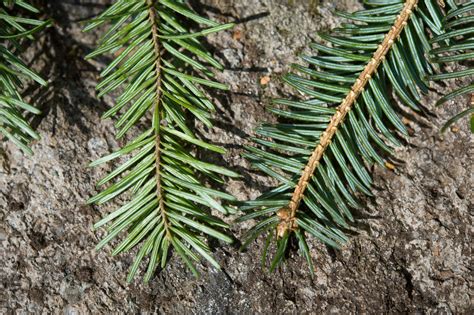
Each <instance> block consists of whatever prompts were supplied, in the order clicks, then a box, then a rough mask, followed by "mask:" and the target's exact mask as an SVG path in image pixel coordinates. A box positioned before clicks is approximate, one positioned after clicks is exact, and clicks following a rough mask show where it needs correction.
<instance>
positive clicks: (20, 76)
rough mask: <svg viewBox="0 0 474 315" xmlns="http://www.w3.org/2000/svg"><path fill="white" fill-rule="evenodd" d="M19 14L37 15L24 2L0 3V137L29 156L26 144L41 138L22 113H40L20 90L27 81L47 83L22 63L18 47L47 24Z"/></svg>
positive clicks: (35, 11) (34, 9) (29, 151)
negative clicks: (24, 97)
mask: <svg viewBox="0 0 474 315" xmlns="http://www.w3.org/2000/svg"><path fill="white" fill-rule="evenodd" d="M20 12H23V13H25V12H26V13H31V14H38V13H39V11H38V10H37V9H36V8H34V7H33V6H31V5H30V4H29V3H28V2H26V1H5V0H1V1H0V135H1V136H3V137H4V138H5V139H9V140H10V141H11V142H12V143H14V144H15V145H17V146H18V147H19V148H20V149H21V150H23V152H25V153H27V154H32V153H33V152H32V150H31V149H30V148H29V146H28V145H29V144H30V142H31V141H32V140H38V139H39V138H40V137H39V135H38V133H37V132H36V131H35V130H33V128H32V127H31V126H30V125H29V123H28V119H27V118H26V117H25V115H24V113H32V114H35V115H38V114H40V111H39V110H38V109H37V108H35V107H33V106H32V105H30V104H28V103H26V102H25V101H24V100H23V97H22V96H21V90H22V89H23V88H24V84H25V83H26V82H29V81H35V82H36V83H38V84H40V85H43V86H45V85H46V81H45V80H43V79H42V78H41V77H40V76H39V75H38V74H36V73H35V72H34V71H33V70H31V69H30V68H29V67H28V66H27V65H26V64H25V62H24V61H23V60H21V58H20V56H19V55H20V53H21V49H20V47H21V45H20V44H21V43H23V42H24V41H25V40H33V35H34V34H35V33H37V32H38V31H40V30H42V29H44V28H45V27H47V26H48V25H49V24H50V22H49V21H40V20H36V19H33V18H23V17H22V16H20Z"/></svg>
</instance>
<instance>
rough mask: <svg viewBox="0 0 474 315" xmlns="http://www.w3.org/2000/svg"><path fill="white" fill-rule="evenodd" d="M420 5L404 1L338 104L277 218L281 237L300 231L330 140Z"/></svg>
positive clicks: (411, 1)
mask: <svg viewBox="0 0 474 315" xmlns="http://www.w3.org/2000/svg"><path fill="white" fill-rule="evenodd" d="M417 4H418V0H407V1H406V2H405V5H404V7H403V9H402V11H401V12H400V15H398V17H397V19H396V20H395V23H394V24H393V26H392V28H391V29H390V31H389V32H388V33H387V35H386V36H385V38H384V40H383V41H382V43H381V44H380V45H379V46H378V48H377V50H376V52H375V53H374V55H373V57H372V59H371V60H370V61H369V63H368V64H367V66H366V67H365V68H364V71H362V73H361V74H360V75H359V77H358V79H357V80H356V82H355V83H354V85H353V86H352V88H351V91H350V92H349V94H348V95H347V97H346V98H345V99H344V100H343V101H342V103H341V105H339V107H338V108H337V111H336V113H335V114H334V116H333V117H332V118H331V121H330V122H329V125H328V127H327V128H326V130H325V131H324V132H323V134H322V135H321V137H320V139H319V143H318V145H317V147H316V148H315V149H314V151H313V153H312V154H311V157H310V159H309V161H308V164H307V165H306V167H305V168H304V170H303V173H302V174H301V177H300V180H299V182H298V184H297V185H296V188H295V190H294V192H293V195H292V197H291V201H290V203H289V205H288V207H286V208H282V209H280V210H279V211H278V216H279V217H280V220H281V222H280V224H279V225H278V227H277V235H278V237H283V236H284V235H285V233H287V231H292V230H294V229H296V228H297V224H296V212H297V210H298V207H299V205H300V203H301V200H302V199H303V196H304V192H305V190H306V187H307V186H308V182H309V180H310V179H311V177H312V176H313V174H314V172H315V170H316V168H317V167H318V165H319V163H320V162H321V159H322V157H323V155H324V152H325V151H326V149H327V148H328V146H329V144H330V143H331V140H332V139H333V137H334V136H335V134H336V131H337V130H338V128H339V126H340V125H341V124H342V123H343V121H344V118H345V117H346V115H347V113H348V112H349V111H350V110H351V109H352V107H353V106H354V104H355V101H356V100H357V98H358V97H359V95H360V93H361V92H362V91H363V90H364V88H365V86H366V85H367V83H368V82H369V80H370V78H371V77H372V75H373V74H374V73H376V72H377V69H378V67H379V66H380V64H381V63H382V61H383V60H384V59H385V56H386V55H387V53H388V52H389V51H390V49H391V48H392V46H393V44H394V42H395V41H396V40H397V38H398V37H399V36H400V34H401V32H402V31H403V29H404V28H405V26H406V25H407V23H408V20H409V18H410V16H411V14H412V12H413V10H414V9H415V7H416V5H417Z"/></svg>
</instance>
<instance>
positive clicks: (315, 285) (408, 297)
mask: <svg viewBox="0 0 474 315" xmlns="http://www.w3.org/2000/svg"><path fill="white" fill-rule="evenodd" d="M293 2H294V3H292V4H291V3H289V1H287V0H279V1H276V0H231V1H229V0H226V1H218V0H206V1H201V2H200V3H201V4H199V3H198V1H193V5H194V6H195V8H196V9H197V10H198V11H200V12H201V13H202V14H204V15H207V16H210V17H211V18H213V19H216V20H219V21H222V22H227V21H235V20H238V21H240V22H241V23H240V24H238V25H237V26H236V28H235V29H234V30H231V31H228V32H222V33H219V34H217V35H213V36H211V37H209V38H208V41H209V45H210V47H213V50H214V51H215V53H216V55H217V57H218V58H219V59H220V60H222V62H223V63H224V64H225V65H226V70H225V71H224V72H223V73H222V74H219V76H218V79H219V80H220V81H221V82H224V83H227V84H229V85H230V86H231V90H230V92H228V93H217V94H213V98H214V99H215V102H216V104H217V105H218V108H219V110H218V112H217V113H216V121H215V127H214V128H213V129H211V130H203V129H202V128H201V127H200V126H197V129H198V130H201V131H202V133H203V134H205V135H206V137H207V138H208V139H210V141H212V142H214V143H218V144H221V145H224V146H225V147H226V148H227V149H228V153H227V154H226V156H225V160H224V161H218V163H220V164H222V165H226V166H228V167H230V168H233V169H235V170H237V171H238V172H241V173H242V174H243V175H244V177H243V179H242V180H241V181H230V182H228V183H227V184H226V190H227V191H228V192H230V193H232V194H234V195H236V196H237V197H238V198H239V199H241V200H244V199H247V198H255V197H257V196H258V195H259V194H260V193H261V192H262V191H265V190H267V189H268V188H269V187H271V185H272V184H273V183H271V182H269V180H268V179H267V178H265V177H263V176H260V175H259V174H257V173H255V172H253V171H252V170H251V169H250V167H249V165H248V163H247V162H246V161H245V160H243V159H242V158H241V157H240V156H239V154H240V153H241V152H242V145H243V144H248V143H249V142H248V139H247V137H248V136H249V135H252V134H253V130H254V129H255V127H256V126H257V125H258V123H260V122H264V121H273V120H274V117H273V116H272V115H271V114H270V113H268V112H266V111H265V105H266V104H268V100H269V99H270V98H271V97H275V96H280V97H281V96H284V95H289V94H290V93H293V94H294V91H292V90H291V89H289V88H288V87H285V86H284V85H283V84H282V83H281V82H280V81H279V79H278V77H279V76H280V74H282V73H284V72H285V71H287V70H288V65H289V64H290V63H291V62H297V61H298V60H297V54H298V53H299V52H301V51H303V50H304V49H305V47H306V46H307V45H308V43H309V42H311V41H312V40H314V39H316V31H318V30H321V29H328V28H331V27H334V26H335V25H336V24H337V23H338V22H339V21H338V19H337V18H336V17H334V16H333V14H332V13H331V12H333V11H334V9H336V8H337V9H341V10H354V9H355V8H357V7H359V6H360V3H359V2H358V1H356V0H343V1H321V3H320V5H319V6H317V7H316V8H315V9H314V10H310V9H309V8H308V5H307V4H306V3H305V2H306V1H302V0H300V1H298V0H294V1H293ZM104 3H106V1H87V2H86V1H73V0H67V1H43V8H44V12H45V14H46V15H47V16H50V17H52V18H53V19H54V20H55V24H54V27H52V28H49V29H48V30H47V31H46V32H44V34H43V35H42V36H41V37H40V40H39V41H38V42H37V43H35V44H34V45H33V47H31V49H30V50H29V54H28V56H27V57H28V58H29V60H31V63H32V64H33V65H34V67H35V68H36V69H37V70H38V71H39V72H40V73H41V74H42V75H43V77H45V78H50V85H49V87H48V88H47V89H41V90H35V88H31V89H30V90H29V91H27V93H28V95H33V102H34V103H35V104H41V107H42V109H43V115H42V116H41V117H36V118H35V119H34V124H35V126H37V128H38V131H39V132H40V133H41V135H42V139H41V140H40V141H38V142H36V143H35V144H34V145H33V150H34V151H35V155H34V156H33V157H26V156H24V155H22V154H21V152H20V151H19V150H18V149H16V148H15V147H13V146H12V145H9V144H5V143H2V144H1V145H2V147H0V148H1V151H0V188H1V189H0V210H1V211H0V216H1V222H0V241H1V243H2V246H1V260H0V262H1V267H2V272H1V275H0V278H1V286H2V287H1V291H0V313H2V314H4V313H5V314H11V313H21V314H23V313H26V312H32V313H65V314H87V313H94V314H98V313H112V312H113V313H139V312H140V313H154V312H163V313H196V314H201V313H202V314H204V313H205V314H209V313H249V314H251V313H266V314H270V313H309V312H314V313H336V314H349V313H361V312H367V313H374V314H380V313H407V312H409V313H432V314H438V313H439V314H444V313H457V314H460V313H472V312H474V310H473V309H472V304H471V301H472V297H473V291H472V277H473V274H472V262H471V256H472V252H471V242H472V215H473V212H472V210H473V206H472V204H473V200H474V196H473V194H472V187H473V186H472V185H473V175H472V169H473V165H472V157H473V145H472V144H473V142H472V136H471V135H470V134H469V132H468V130H467V127H466V124H465V123H462V124H461V123H460V124H458V128H457V129H456V130H455V131H456V132H452V131H448V132H447V133H446V134H445V135H443V136H441V135H440V134H439V132H438V130H439V126H441V124H442V122H443V121H445V120H446V119H447V118H448V117H450V116H451V115H452V114H453V113H456V112H457V111H459V110H460V109H461V108H463V107H464V106H465V104H466V103H467V99H460V100H457V101H456V102H451V103H449V104H447V105H446V106H445V107H444V108H437V109H434V107H433V103H434V102H435V100H436V99H437V98H438V97H439V94H438V93H441V92H443V91H445V90H446V88H452V87H453V86H455V85H456V82H450V83H449V86H440V85H438V86H433V89H432V91H431V93H430V95H428V97H427V98H426V100H425V102H424V104H425V105H426V106H427V107H428V108H430V109H432V110H433V113H434V114H436V116H435V115H433V116H432V117H409V119H410V122H408V124H409V129H410V134H411V137H410V138H409V139H406V145H405V146H404V147H402V148H399V149H398V150H397V154H396V157H397V159H398V163H396V169H395V170H394V171H388V170H384V169H381V168H378V167H375V169H374V178H375V187H374V192H375V197H374V198H372V199H370V200H367V207H366V209H365V210H364V211H362V212H361V213H358V214H357V216H358V218H359V219H358V222H357V225H356V230H357V232H358V233H357V234H355V235H354V236H353V237H352V238H351V241H350V243H349V244H348V245H347V246H346V247H345V248H343V249H342V250H341V251H333V250H329V249H327V248H326V247H324V246H322V245H321V244H320V243H318V242H313V243H311V244H310V245H311V250H312V252H313V253H314V257H315V264H316V267H317V271H316V274H315V276H314V277H311V276H310V274H309V272H308V270H307V268H306V264H305V262H304V260H303V259H302V258H301V257H300V256H298V255H297V253H292V254H291V255H290V257H289V259H288V261H287V263H286V264H285V265H284V266H283V267H282V268H281V269H280V270H278V271H276V272H275V273H273V274H269V273H268V272H266V271H265V270H262V269H261V267H260V261H259V259H257V257H258V256H259V255H260V249H261V246H262V241H261V240H260V241H258V242H255V243H254V244H253V245H252V246H250V248H249V250H248V251H246V252H239V251H238V250H237V248H236V247H232V246H217V247H216V249H215V255H216V257H217V259H218V261H220V262H221V264H222V266H223V270H224V271H222V272H217V271H215V270H213V269H211V268H209V267H208V266H207V265H205V264H204V265H200V266H199V269H200V270H201V272H202V275H201V277H200V278H198V279H195V278H193V277H192V275H191V273H190V272H189V271H188V270H186V269H185V268H184V266H183V265H182V264H181V262H180V261H179V260H178V259H175V257H174V258H173V259H172V260H171V263H170V264H169V265H168V266H167V267H166V268H165V270H163V271H162V272H160V273H159V274H157V275H156V276H155V277H154V278H153V280H152V281H151V282H150V284H149V285H143V284H142V283H141V282H140V281H139V279H138V278H137V279H136V281H135V282H133V283H132V284H130V285H128V284H126V282H125V278H126V272H127V269H128V267H129V265H130V263H131V261H132V256H133V255H132V254H129V253H128V254H123V255H120V256H119V257H114V258H112V257H110V256H109V252H110V247H107V248H106V250H104V251H100V252H96V251H95V250H94V245H95V244H96V242H97V241H98V239H99V238H100V236H102V235H103V231H98V232H93V231H92V230H91V225H92V224H93V223H94V222H96V221H97V220H98V219H99V218H100V217H101V215H103V214H105V213H107V212H108V211H111V210H112V209H113V208H114V206H116V205H114V204H109V205H108V206H105V207H100V208H98V207H91V206H88V205H86V204H85V201H86V200H87V198H88V197H90V196H91V194H93V193H94V191H95V188H94V184H95V182H96V181H97V179H98V178H99V177H100V176H101V175H102V174H104V172H105V171H106V169H89V168H87V165H88V163H89V162H90V161H92V160H94V159H96V158H97V157H99V156H101V155H103V154H105V153H107V152H110V151H111V150H113V149H115V148H117V147H118V146H119V145H120V143H118V142H117V141H116V140H115V139H114V138H113V135H114V129H113V126H112V123H111V121H100V119H99V117H100V115H101V113H103V112H104V110H105V109H106V108H108V107H109V106H110V104H112V99H111V98H110V97H106V98H105V99H103V100H98V99H97V97H96V93H95V91H94V87H95V84H96V83H97V79H98V78H97V76H98V72H99V69H100V68H101V67H103V65H104V62H106V61H107V60H99V61H90V62H86V61H84V60H83V56H84V55H85V54H86V53H88V52H90V51H91V50H92V49H93V47H94V45H95V42H96V40H97V38H98V36H99V35H100V34H99V33H98V32H95V33H94V32H93V33H88V34H83V33H81V31H80V30H81V27H82V26H81V24H80V21H81V20H83V19H85V18H87V17H90V16H92V15H94V14H95V13H97V12H99V11H100V10H102V9H103V8H104ZM203 3H204V4H203ZM334 3H336V4H334ZM264 76H268V77H269V78H270V81H269V83H268V84H265V85H261V84H260V80H261V78H262V77H264ZM437 91H438V92H437ZM427 118H428V119H427ZM205 158H206V157H205ZM207 158H208V159H211V160H212V159H215V158H214V157H207ZM232 219H233V218H228V219H227V220H228V221H229V222H231V221H232ZM247 227H248V226H247V225H245V224H244V225H235V226H234V227H233V230H232V232H233V233H234V234H235V235H236V236H237V237H238V236H239V235H240V234H241V233H242V232H243V231H244V230H245V229H246V228H247Z"/></svg>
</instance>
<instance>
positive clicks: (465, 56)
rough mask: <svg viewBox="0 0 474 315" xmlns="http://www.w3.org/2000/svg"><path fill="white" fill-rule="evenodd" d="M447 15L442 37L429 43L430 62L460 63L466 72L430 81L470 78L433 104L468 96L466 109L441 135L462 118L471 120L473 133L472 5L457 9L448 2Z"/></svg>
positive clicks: (455, 5) (451, 120)
mask: <svg viewBox="0 0 474 315" xmlns="http://www.w3.org/2000/svg"><path fill="white" fill-rule="evenodd" d="M446 7H447V13H446V16H445V17H444V19H443V33H441V34H438V35H437V36H435V37H434V38H433V39H432V40H431V43H432V44H433V45H434V46H435V47H434V48H433V50H432V51H431V57H432V61H433V62H437V63H440V64H446V65H447V64H452V63H455V62H456V63H462V64H464V65H466V66H467V69H465V70H460V71H455V72H444V73H441V74H435V75H432V76H431V77H430V79H431V80H433V81H444V80H451V79H462V78H470V79H471V83H470V84H468V85H467V86H464V87H461V88H459V89H456V90H454V91H451V92H450V93H448V94H447V95H444V96H443V97H442V98H440V99H439V100H438V102H437V103H436V105H437V106H440V105H442V104H444V103H446V102H448V101H450V100H453V99H455V98H458V97H459V96H463V95H468V96H470V104H468V108H467V109H465V110H463V111H462V112H461V113H459V114H457V115H455V116H454V117H452V118H451V119H449V120H448V121H447V122H446V124H445V125H444V126H443V128H442V129H441V132H444V131H445V130H446V129H447V128H449V127H450V126H451V125H452V124H454V123H455V122H457V121H458V120H460V119H462V118H463V117H467V116H471V131H472V132H473V133H474V114H473V113H474V102H473V101H472V99H473V96H474V83H472V82H473V81H474V67H473V64H472V61H473V60H474V2H467V3H465V4H463V5H457V4H456V3H455V2H454V1H452V0H451V1H448V3H447V6H446Z"/></svg>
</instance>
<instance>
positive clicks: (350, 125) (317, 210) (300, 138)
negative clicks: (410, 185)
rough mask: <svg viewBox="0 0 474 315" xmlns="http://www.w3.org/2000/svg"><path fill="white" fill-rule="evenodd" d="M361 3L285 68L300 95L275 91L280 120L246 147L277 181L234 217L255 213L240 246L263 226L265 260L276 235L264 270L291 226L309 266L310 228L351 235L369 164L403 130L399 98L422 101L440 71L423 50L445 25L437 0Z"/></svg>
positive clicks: (326, 239) (318, 233)
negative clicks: (298, 60) (300, 61)
mask: <svg viewBox="0 0 474 315" xmlns="http://www.w3.org/2000/svg"><path fill="white" fill-rule="evenodd" d="M364 3H365V5H366V8H365V9H364V10H360V11H357V12H354V13H345V12H337V14H338V15H339V16H341V17H343V18H346V19H348V20H351V23H343V24H342V25H341V26H340V27H338V28H336V29H334V30H333V31H332V32H331V33H330V34H319V36H320V38H321V39H322V40H324V41H326V42H327V43H328V44H326V45H324V44H321V43H313V44H311V45H310V46H311V48H313V49H315V50H316V51H317V52H318V54H317V55H313V56H306V55H303V56H302V59H303V60H304V61H305V62H306V63H307V64H308V65H307V66H302V65H293V68H294V69H295V70H296V71H297V73H298V74H296V73H290V74H288V75H286V76H284V77H283V81H284V82H286V83H288V84H289V85H291V86H292V87H294V88H295V89H296V90H298V91H299V92H301V93H303V94H304V95H305V96H306V98H305V99H303V100H284V99H277V100H274V102H273V103H274V105H275V106H276V107H272V108H271V109H270V110H271V111H272V112H273V113H275V114H277V115H278V116H281V117H282V118H283V119H284V122H283V123H278V124H276V125H267V124H264V125H262V126H261V127H260V128H259V129H258V130H257V135H259V137H256V138H255V139H254V141H255V143H256V144H258V145H259V146H251V147H248V148H247V150H248V151H247V153H246V154H245V156H246V157H247V158H248V159H250V160H251V161H252V162H253V165H254V166H255V167H256V168H258V169H259V170H261V171H263V172H264V173H266V174H267V175H269V176H271V177H273V178H275V179H277V180H278V181H279V182H280V183H281V184H280V185H279V186H278V187H276V188H274V189H272V190H271V191H269V192H267V193H264V194H263V195H262V196H260V197H259V198H257V199H256V200H253V201H248V202H246V203H245V204H244V206H242V208H241V209H242V210H243V211H245V212H247V214H245V215H244V216H243V217H241V218H240V221H246V220H251V219H254V220H256V221H257V223H256V224H255V225H254V226H253V227H252V228H251V229H250V230H249V231H248V232H247V233H246V235H245V236H244V237H245V242H244V245H243V246H244V247H245V246H248V244H250V242H251V241H253V240H254V239H256V238H257V237H259V236H260V235H265V236H266V242H265V247H264V254H263V257H262V262H266V259H267V256H268V251H269V247H270V246H271V245H272V244H273V245H275V250H274V254H273V257H272V259H271V263H270V270H274V269H275V268H276V267H277V266H279V264H280V263H281V262H282V261H283V258H284V257H285V253H287V249H288V246H289V244H290V238H291V237H293V236H294V237H295V238H296V240H297V242H298V247H299V248H300V250H301V251H302V253H303V255H304V257H305V258H306V260H307V262H308V264H309V265H310V267H311V268H312V261H311V254H310V252H309V247H308V245H307V234H309V235H312V236H313V237H315V238H316V239H318V240H320V241H322V242H323V243H325V244H327V245H329V246H333V247H336V248H339V247H340V246H341V245H342V244H345V243H346V242H347V240H348V239H347V237H346V236H345V233H344V231H345V230H346V229H348V228H350V223H351V222H353V221H354V217H353V215H352V213H351V209H354V208H356V209H357V208H361V207H362V206H361V205H360V202H359V201H358V199H359V197H360V194H361V193H362V194H365V195H368V196H371V195H372V194H371V191H370V187H371V184H372V178H371V176H370V172H369V169H370V167H371V166H372V165H373V164H375V163H376V164H379V165H381V166H383V167H386V166H387V165H389V163H388V161H387V159H386V158H387V157H389V156H390V155H391V154H393V150H392V147H393V146H397V145H399V144H400V141H399V139H398V138H399V137H401V136H402V137H405V136H408V133H407V130H406V127H405V125H404V124H403V123H402V121H401V119H400V117H399V114H398V113H397V112H398V111H399V110H398V109H397V107H398V103H397V102H396V100H398V101H399V103H401V104H402V105H403V106H404V107H405V108H404V110H407V109H408V108H409V109H411V110H413V111H421V110H422V109H423V107H422V105H421V100H422V97H423V95H424V94H427V93H428V88H429V81H428V77H429V76H431V75H434V74H435V72H436V71H437V66H436V64H434V63H430V62H429V61H428V60H427V58H426V56H427V55H428V54H429V52H430V49H431V47H430V42H429V39H430V36H431V35H430V34H436V35H440V34H442V16H443V14H442V11H441V8H440V6H439V4H438V2H437V1H436V0H420V1H418V0H407V1H378V0H377V1H375V0H368V1H365V2H364ZM262 137H263V138H262Z"/></svg>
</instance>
